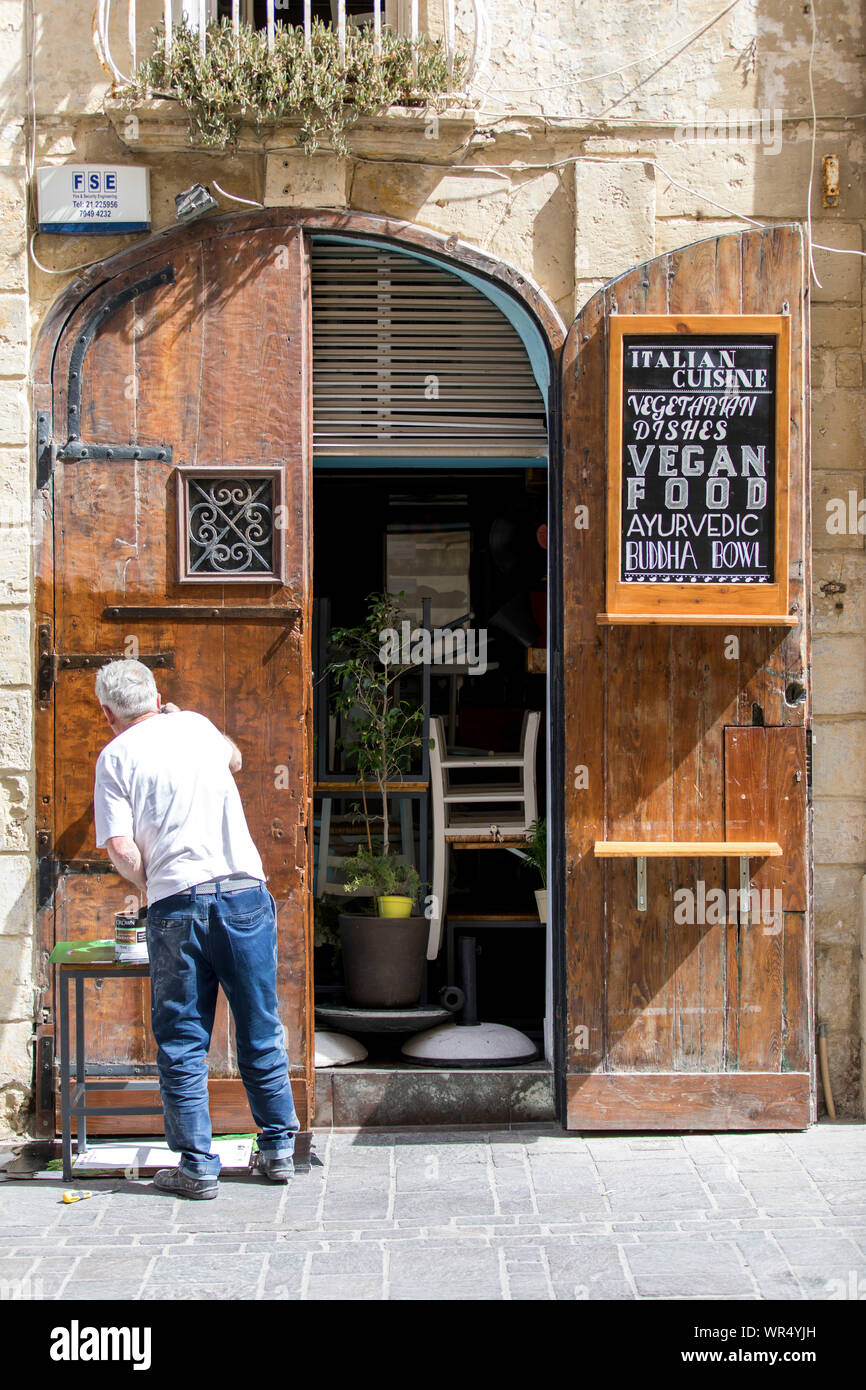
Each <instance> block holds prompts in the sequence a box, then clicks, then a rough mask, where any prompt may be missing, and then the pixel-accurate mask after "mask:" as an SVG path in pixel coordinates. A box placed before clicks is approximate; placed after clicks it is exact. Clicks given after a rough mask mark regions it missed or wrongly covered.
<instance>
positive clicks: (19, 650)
mask: <svg viewBox="0 0 866 1390" xmlns="http://www.w3.org/2000/svg"><path fill="white" fill-rule="evenodd" d="M24 27H25V26H24V5H23V3H20V0H15V2H14V3H13V2H12V0H3V3H2V5H0V88H2V90H3V91H4V93H5V101H4V110H3V122H2V125H0V1129H3V1128H17V1127H20V1126H21V1124H22V1123H23V1121H24V1117H25V1115H26V1106H27V1101H28V1095H29V1090H30V1082H31V1069H32V1062H31V1050H30V1038H31V1034H32V1032H33V1004H34V1000H33V987H32V980H33V965H32V956H33V895H32V877H33V875H32V850H33V828H32V821H33V816H32V795H33V752H32V720H33V708H32V698H31V689H32V668H31V641H30V605H31V572H32V565H31V555H32V544H31V542H32V539H33V536H32V527H31V514H30V498H31V493H32V488H31V483H30V478H31V467H30V457H29V429H28V411H27V373H28V369H29V359H30V335H29V314H28V279H27V250H26V211H25V197H26V192H25V190H26V179H25V168H24V161H25V146H24V127H23V117H24V111H25V100H24V97H25V89H24V84H23V81H22V74H23V71H24V62H25V44H24Z"/></svg>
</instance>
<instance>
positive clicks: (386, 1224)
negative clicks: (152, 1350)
mask: <svg viewBox="0 0 866 1390" xmlns="http://www.w3.org/2000/svg"><path fill="white" fill-rule="evenodd" d="M0 1158H2V1154H0ZM25 1166H26V1165H25ZM28 1173H29V1169H28ZM88 1186H89V1187H91V1188H92V1190H94V1191H96V1192H99V1193H100V1195H99V1196H98V1197H96V1198H94V1199H93V1200H92V1201H86V1202H82V1203H76V1204H74V1205H72V1206H64V1204H63V1203H62V1202H61V1201H60V1194H61V1192H62V1190H63V1188H64V1184H63V1183H62V1181H61V1180H60V1178H59V1175H58V1178H57V1180H54V1179H53V1178H50V1177H44V1178H39V1179H36V1178H33V1177H31V1176H29V1175H25V1176H21V1177H17V1176H15V1175H14V1174H12V1175H10V1174H9V1173H8V1171H7V1172H6V1173H4V1175H3V1177H2V1180H0V1261H2V1273H0V1279H2V1280H3V1281H4V1283H3V1288H4V1296H5V1297H7V1298H10V1297H11V1298H15V1297H19V1298H22V1299H23V1298H41V1299H46V1300H53V1299H59V1300H61V1301H64V1300H78V1299H86V1300H88V1301H95V1300H99V1299H109V1298H126V1299H141V1300H143V1301H147V1300H163V1299H168V1300H202V1299H210V1300H213V1299H220V1298H232V1299H242V1300H243V1299H250V1300H273V1301H280V1300H286V1301H332V1300H351V1301H355V1300H357V1301H381V1300H387V1299H390V1300H393V1301H405V1300H413V1299H418V1298H424V1299H429V1300H433V1301H449V1300H450V1301H454V1300H459V1301H461V1302H462V1301H479V1300H495V1301H501V1300H506V1301H515V1300H521V1299H525V1300H544V1301H580V1300H591V1301H593V1300H601V1299H605V1300H650V1301H652V1300H669V1299H691V1298H699V1297H700V1298H711V1299H720V1300H741V1299H746V1300H749V1301H753V1300H761V1299H768V1298H782V1299H794V1300H809V1299H831V1298H832V1299H839V1298H841V1297H854V1296H855V1295H854V1294H852V1293H851V1290H852V1289H854V1290H859V1295H858V1296H859V1297H864V1296H866V1125H858V1124H846V1123H841V1124H835V1125H834V1124H821V1125H818V1126H815V1127H813V1128H812V1129H811V1130H808V1131H805V1132H804V1133H797V1134H791V1135H789V1134H754V1135H753V1134H718V1135H601V1134H598V1135H596V1134H593V1135H574V1134H565V1133H563V1132H562V1131H560V1130H558V1129H557V1128H556V1127H555V1126H549V1125H544V1126H535V1127H533V1126H528V1125H521V1126H519V1127H515V1128H512V1129H508V1130H490V1131H486V1130H483V1129H473V1130H465V1129H463V1130H428V1131H392V1132H386V1131H381V1130H376V1131H369V1130H368V1131H358V1132H349V1131H330V1132H328V1131H320V1132H317V1133H316V1134H315V1136H314V1156H313V1162H312V1164H311V1166H310V1168H309V1170H308V1171H306V1172H303V1173H299V1174H298V1175H297V1176H296V1177H295V1179H294V1181H293V1182H291V1183H288V1184H286V1185H285V1186H282V1187H281V1186H276V1185H272V1184H267V1183H264V1182H262V1181H261V1179H258V1178H256V1177H251V1176H247V1175H244V1176H238V1175H230V1176H227V1177H226V1178H224V1179H223V1180H222V1182H221V1184H220V1195H219V1197H218V1199H217V1201H215V1202H202V1203H194V1202H185V1201H183V1200H180V1199H178V1198H175V1197H172V1196H171V1195H169V1194H163V1193H159V1192H156V1191H155V1190H154V1189H153V1188H151V1187H150V1186H149V1185H148V1184H147V1183H146V1182H144V1181H129V1180H127V1179H125V1178H120V1179H111V1180H107V1179H95V1178H94V1179H89V1180H88Z"/></svg>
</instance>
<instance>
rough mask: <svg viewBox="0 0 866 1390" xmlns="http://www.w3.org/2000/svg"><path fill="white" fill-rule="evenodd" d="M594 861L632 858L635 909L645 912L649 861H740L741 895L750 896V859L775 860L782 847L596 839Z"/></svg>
mask: <svg viewBox="0 0 866 1390" xmlns="http://www.w3.org/2000/svg"><path fill="white" fill-rule="evenodd" d="M593 849H594V851H595V856H596V858H597V859H634V861H635V865H636V868H637V910H638V912H646V910H647V890H646V861H647V860H648V859H697V858H704V859H739V861H740V892H741V893H744V894H745V895H746V898H748V894H749V883H750V874H749V860H750V859H778V857H779V856H780V855H781V853H782V846H781V845H780V844H778V843H777V842H776V841H775V840H596V841H595V844H594V846H593Z"/></svg>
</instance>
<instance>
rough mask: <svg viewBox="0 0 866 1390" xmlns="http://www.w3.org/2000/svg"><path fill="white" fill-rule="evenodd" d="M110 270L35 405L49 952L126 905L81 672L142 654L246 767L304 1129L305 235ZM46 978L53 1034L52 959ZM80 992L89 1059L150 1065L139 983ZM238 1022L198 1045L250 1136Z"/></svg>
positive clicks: (204, 248)
mask: <svg viewBox="0 0 866 1390" xmlns="http://www.w3.org/2000/svg"><path fill="white" fill-rule="evenodd" d="M123 264H124V266H125V267H126V268H124V269H123V270H122V272H121V273H116V274H114V275H113V276H111V277H110V278H105V277H103V278H102V280H101V282H100V283H99V284H98V285H97V287H96V288H94V289H92V290H91V291H90V292H89V293H86V294H83V295H82V297H81V300H80V302H79V303H78V305H77V307H76V308H75V309H74V311H73V312H72V314H71V317H69V318H68V321H67V322H66V324H65V326H64V327H63V329H62V331H61V332H60V335H59V338H58V340H57V343H56V349H55V351H54V354H53V362H52V371H51V381H50V399H49V398H48V396H47V395H46V394H42V396H41V399H40V388H39V386H38V385H37V406H38V407H41V412H40V415H39V417H38V420H39V428H40V435H41V436H42V439H41V445H42V447H41V449H40V457H39V468H40V471H41V476H40V478H39V480H38V481H39V484H40V485H41V486H42V487H43V488H44V489H45V494H44V495H45V496H46V498H47V499H48V502H49V506H50V513H51V515H52V517H53V546H49V545H45V546H44V547H43V552H42V556H41V566H42V572H41V576H40V583H39V593H38V600H37V622H38V630H39V672H40V673H39V689H38V692H37V694H38V715H37V736H38V741H39V811H40V814H39V823H38V835H39V868H40V872H39V878H40V917H41V942H42V945H43V948H44V949H45V950H46V951H47V950H48V949H50V946H51V944H52V943H53V942H55V941H61V940H76V939H84V938H95V937H106V936H111V935H112V934H113V916H114V913H115V912H116V911H117V910H120V909H123V907H124V904H125V903H126V902H127V901H128V896H129V892H130V890H129V886H128V885H127V884H125V883H124V882H123V881H122V880H121V879H120V878H119V877H118V876H117V875H116V874H114V873H113V872H111V871H110V866H109V865H108V863H107V860H106V857H105V852H104V851H103V850H98V849H97V848H96V845H95V840H94V831H93V807H92V792H93V771H94V762H95V759H96V757H97V755H98V753H99V750H100V749H101V747H102V746H103V745H104V744H105V743H106V742H107V741H108V739H109V738H110V731H109V730H108V727H107V725H106V724H105V722H104V720H103V717H102V714H101V711H100V709H99V707H98V705H97V704H96V701H95V699H94V695H93V677H94V668H95V667H96V666H98V665H99V664H100V663H101V662H102V661H104V660H105V659H106V658H107V657H108V656H111V655H123V654H127V655H136V656H138V657H139V658H140V659H142V660H145V661H147V662H148V663H150V664H152V665H153V666H154V668H155V670H156V675H157V683H158V686H159V688H160V690H161V692H162V694H163V696H164V698H167V699H170V700H173V701H174V702H175V703H176V704H178V705H179V706H180V707H181V708H187V709H194V710H198V711H200V712H201V713H203V714H205V715H207V716H208V717H209V718H210V719H212V720H213V722H214V723H215V724H216V725H217V726H218V727H219V728H220V729H223V730H225V731H226V732H227V733H228V734H229V735H230V736H231V737H232V738H233V739H234V740H235V741H236V743H237V744H238V745H239V747H240V749H241V752H242V754H243V769H242V771H241V772H240V773H239V774H238V779H237V780H238V785H239V789H240V792H241V797H242V800H243V803H244V807H245V810H246V815H247V819H248V822H249V825H250V830H251V833H252V836H253V839H254V840H255V842H256V844H257V845H258V848H259V850H260V852H261V854H262V858H263V861H264V865H265V870H266V873H267V875H268V878H269V887H270V889H271V892H272V893H273V895H274V897H275V899H276V901H277V905H278V936H279V962H280V963H279V981H278V986H279V996H280V1002H281V1010H282V1017H283V1022H284V1024H285V1028H286V1034H287V1043H288V1051H289V1057H290V1062H291V1070H292V1079H293V1085H294V1088H295V1094H296V1104H297V1108H298V1113H299V1117H300V1120H301V1124H302V1127H305V1126H307V1125H308V1123H309V1119H310V1113H311V1104H312V1098H311V1091H312V1081H313V1071H312V1065H313V1064H312V1057H311V1049H310V1030H311V1026H312V1010H311V1008H309V1007H308V1004H309V999H308V994H309V981H308V972H307V965H306V962H307V959H308V956H309V949H308V946H309V935H310V931H311V924H310V921H309V917H310V910H309V893H308V891H307V886H308V883H309V869H310V838H311V836H310V827H309V825H308V814H309V812H308V808H309V805H310V800H309V793H310V775H311V771H310V764H311V737H312V728H311V713H310V669H309V628H310V624H309V605H310V592H309V575H310V509H311V498H310V457H309V399H310V388H309V353H310V345H309V335H310V330H309V298H308V288H307V287H308V275H307V268H306V248H305V245H304V239H303V234H302V231H301V230H300V229H299V228H297V227H287V226H285V225H282V226H279V225H278V226H274V225H266V226H264V227H259V228H256V227H252V228H251V227H249V226H243V227H240V228H238V229H237V230H236V231H232V230H231V229H229V230H227V229H226V226H225V224H224V223H223V224H220V225H219V226H216V225H215V224H212V223H203V224H200V226H198V227H195V228H190V229H189V230H188V231H187V232H185V233H182V234H181V235H179V236H175V237H173V238H172V239H170V240H169V241H168V242H167V243H166V244H165V246H164V247H163V248H162V249H161V250H160V247H159V245H150V246H149V247H148V248H147V249H146V252H145V254H144V255H143V256H142V259H141V260H139V261H136V262H132V263H131V262H130V259H129V258H128V257H124V261H123ZM51 440H54V441H56V443H55V444H54V445H52V444H51V442H50V441H51ZM43 983H44V985H45V986H46V994H45V996H44V997H45V1001H46V1005H47V1008H48V1019H49V1022H48V1023H46V1025H45V1026H44V1028H43V1032H46V1031H47V1030H48V1029H50V1027H51V1023H50V1018H51V994H50V988H51V982H50V979H49V978H48V971H46V975H45V978H44V980H43ZM86 988H87V1006H86V1017H87V1023H88V1037H87V1060H88V1063H89V1064H91V1065H92V1066H93V1067H95V1068H97V1069H98V1070H100V1071H102V1072H103V1074H107V1075H109V1076H110V1075H113V1074H117V1075H118V1076H129V1075H132V1074H134V1073H136V1072H138V1074H141V1072H140V1069H141V1068H145V1069H147V1068H148V1067H152V1062H153V1042H152V1038H151V1035H150V1029H149V995H148V989H147V986H146V985H144V984H140V983H139V982H138V981H115V982H109V981H106V982H105V983H104V984H103V985H102V986H101V987H96V986H94V985H93V984H92V983H91V984H88V985H87V986H86ZM232 1033H233V1029H232V1024H231V1018H230V1015H229V1011H228V1008H227V1005H226V1003H225V1000H224V999H223V1000H222V1001H221V1005H220V1008H219V1011H218V1016H217V1024H216V1028H215V1030H214V1039H213V1045H212V1048H211V1053H210V1074H211V1106H212V1111H213V1118H214V1125H215V1129H216V1130H217V1132H237V1131H238V1130H248V1129H251V1128H252V1127H253V1126H252V1121H251V1118H250V1116H249V1112H248V1109H247V1106H246V1100H245V1096H244V1093H243V1088H242V1086H241V1083H240V1081H239V1079H238V1073H237V1066H236V1062H235V1057H234V1050H233V1038H232ZM107 1123H109V1122H102V1127H103V1128H105V1127H106V1124H107ZM110 1123H111V1127H113V1128H114V1130H115V1131H117V1130H118V1129H120V1130H123V1129H126V1130H129V1129H130V1128H136V1129H140V1130H145V1129H147V1128H148V1126H149V1124H150V1122H146V1121H143V1120H141V1119H136V1120H134V1121H132V1122H130V1121H129V1120H128V1119H126V1120H121V1121H118V1122H110ZM160 1126H161V1120H160V1121H158V1122H156V1123H155V1124H154V1125H152V1126H151V1127H153V1128H156V1129H159V1128H160ZM98 1127H99V1122H93V1123H92V1124H91V1128H94V1129H96V1128H98Z"/></svg>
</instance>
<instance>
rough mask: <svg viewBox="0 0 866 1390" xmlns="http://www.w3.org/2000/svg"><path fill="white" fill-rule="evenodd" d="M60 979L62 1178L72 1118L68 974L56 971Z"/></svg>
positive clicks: (67, 1169) (68, 1174)
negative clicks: (70, 1103) (70, 1102)
mask: <svg viewBox="0 0 866 1390" xmlns="http://www.w3.org/2000/svg"><path fill="white" fill-rule="evenodd" d="M58 974H59V976H60V979H59V981H58V987H59V990H60V1136H61V1137H60V1149H61V1155H62V1158H63V1178H64V1181H65V1182H69V1181H70V1180H71V1178H72V1119H71V1116H70V1113H69V1085H70V1077H69V976H68V975H67V973H66V971H65V970H60V971H58Z"/></svg>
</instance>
